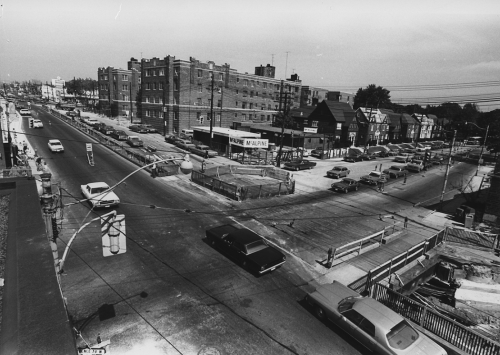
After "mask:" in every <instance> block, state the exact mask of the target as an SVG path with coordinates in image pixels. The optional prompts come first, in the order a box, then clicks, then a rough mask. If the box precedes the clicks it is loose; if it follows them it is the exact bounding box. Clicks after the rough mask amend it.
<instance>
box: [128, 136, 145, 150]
mask: <svg viewBox="0 0 500 355" xmlns="http://www.w3.org/2000/svg"><path fill="white" fill-rule="evenodd" d="M127 144H128V145H130V146H131V147H137V148H138V147H143V146H144V143H143V142H142V140H141V139H140V138H139V137H137V136H128V137H127Z"/></svg>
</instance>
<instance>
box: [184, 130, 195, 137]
mask: <svg viewBox="0 0 500 355" xmlns="http://www.w3.org/2000/svg"><path fill="white" fill-rule="evenodd" d="M181 134H183V135H185V136H186V137H189V138H193V130H192V129H182V130H181Z"/></svg>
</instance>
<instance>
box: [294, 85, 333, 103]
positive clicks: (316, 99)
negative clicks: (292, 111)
mask: <svg viewBox="0 0 500 355" xmlns="http://www.w3.org/2000/svg"><path fill="white" fill-rule="evenodd" d="M327 95H328V90H326V89H323V88H318V87H313V86H302V90H301V91H300V107H306V106H317V105H318V104H319V103H320V102H322V101H323V100H326V98H327Z"/></svg>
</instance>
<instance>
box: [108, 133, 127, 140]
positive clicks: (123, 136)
mask: <svg viewBox="0 0 500 355" xmlns="http://www.w3.org/2000/svg"><path fill="white" fill-rule="evenodd" d="M110 136H111V137H112V138H114V139H116V140H119V141H126V140H127V137H128V135H127V133H125V132H124V131H113V132H111V134H110Z"/></svg>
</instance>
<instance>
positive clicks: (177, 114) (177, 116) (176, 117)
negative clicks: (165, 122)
mask: <svg viewBox="0 0 500 355" xmlns="http://www.w3.org/2000/svg"><path fill="white" fill-rule="evenodd" d="M178 119H179V111H175V112H174V120H178Z"/></svg>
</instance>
